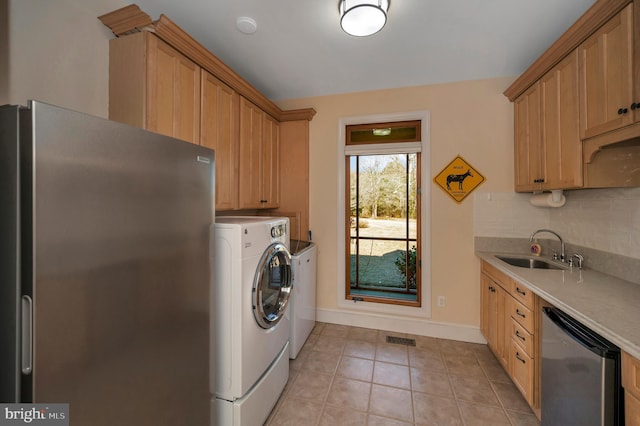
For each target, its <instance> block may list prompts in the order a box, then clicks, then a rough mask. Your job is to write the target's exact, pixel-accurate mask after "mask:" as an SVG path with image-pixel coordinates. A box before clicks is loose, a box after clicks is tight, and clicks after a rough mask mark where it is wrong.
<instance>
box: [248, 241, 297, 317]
mask: <svg viewBox="0 0 640 426" xmlns="http://www.w3.org/2000/svg"><path fill="white" fill-rule="evenodd" d="M290 294H291V254H290V253H289V250H287V247H286V246H285V245H284V244H281V243H275V244H271V245H270V246H269V247H268V248H267V250H266V251H265V252H264V253H263V255H262V258H261V259H260V262H259V263H258V269H257V270H256V276H255V278H254V280H253V316H254V318H255V319H256V321H257V322H258V325H260V327H262V328H267V329H268V328H271V327H275V325H276V324H277V323H278V322H279V321H280V319H282V317H283V316H284V313H285V310H286V309H287V303H288V302H289V295H290Z"/></svg>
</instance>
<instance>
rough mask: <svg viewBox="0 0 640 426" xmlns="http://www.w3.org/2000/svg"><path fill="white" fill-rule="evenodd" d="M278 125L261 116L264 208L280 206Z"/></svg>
mask: <svg viewBox="0 0 640 426" xmlns="http://www.w3.org/2000/svg"><path fill="white" fill-rule="evenodd" d="M280 152H281V151H280V123H278V122H277V121H276V120H274V119H273V118H272V117H271V116H269V115H268V114H264V115H263V116H262V195H263V197H262V199H263V200H265V203H264V207H266V208H273V207H278V206H279V205H280Z"/></svg>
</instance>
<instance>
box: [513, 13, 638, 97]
mask: <svg viewBox="0 0 640 426" xmlns="http://www.w3.org/2000/svg"><path fill="white" fill-rule="evenodd" d="M631 2H632V0H598V1H596V3H595V4H594V5H593V6H591V7H590V8H589V9H588V10H587V11H586V12H585V13H584V14H583V15H582V16H581V17H580V18H579V19H578V20H577V21H576V22H575V23H574V24H573V25H572V26H571V27H569V29H568V30H567V31H565V33H564V34H562V35H561V36H560V38H559V39H558V40H556V41H555V43H553V44H552V45H551V47H549V48H548V49H547V50H546V51H545V52H544V53H543V54H542V55H541V56H540V57H539V58H538V59H537V60H536V61H535V62H534V63H533V64H531V66H530V67H529V68H527V70H526V71H525V72H524V73H523V74H522V75H521V76H520V77H518V78H517V79H516V80H515V81H514V82H513V83H512V84H511V86H509V87H508V88H507V90H505V91H504V95H505V96H506V97H507V98H509V100H510V101H511V102H513V101H515V99H516V98H517V97H518V96H520V95H521V94H522V93H524V92H525V91H526V90H527V89H528V88H529V87H530V86H531V85H533V84H534V83H535V82H536V81H537V80H538V79H540V77H542V76H543V75H544V74H545V73H546V72H547V71H549V70H550V69H551V68H552V67H554V66H555V65H556V64H557V63H558V62H560V61H561V60H562V59H563V58H564V57H565V56H567V55H568V54H569V53H571V51H572V50H574V49H575V48H577V47H578V46H579V45H580V43H582V42H583V41H584V40H585V39H587V37H589V36H590V35H591V34H593V33H594V32H595V31H596V30H597V29H598V28H599V27H600V26H602V25H603V24H604V23H605V22H607V21H608V20H609V19H611V18H612V17H614V16H615V15H616V14H617V13H618V12H620V11H621V10H622V9H624V7H625V6H626V5H628V4H629V3H631Z"/></svg>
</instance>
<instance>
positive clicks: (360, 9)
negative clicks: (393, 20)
mask: <svg viewBox="0 0 640 426" xmlns="http://www.w3.org/2000/svg"><path fill="white" fill-rule="evenodd" d="M387 10H389V0H341V1H340V16H341V18H340V26H341V27H342V29H343V30H344V31H345V32H346V33H347V34H350V35H353V36H356V37H364V36H369V35H372V34H375V33H377V32H378V31H380V30H381V29H382V28H383V27H384V25H385V24H386V23H387Z"/></svg>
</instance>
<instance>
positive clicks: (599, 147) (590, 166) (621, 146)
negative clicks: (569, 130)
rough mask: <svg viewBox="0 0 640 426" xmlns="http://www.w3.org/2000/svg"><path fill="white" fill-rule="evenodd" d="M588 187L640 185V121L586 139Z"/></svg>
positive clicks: (586, 185) (585, 180) (584, 153)
mask: <svg viewBox="0 0 640 426" xmlns="http://www.w3.org/2000/svg"><path fill="white" fill-rule="evenodd" d="M582 155H583V160H584V188H618V187H633V186H640V123H636V124H633V125H631V126H627V127H623V128H621V129H618V130H614V131H612V132H608V133H605V134H604V135H600V136H596V137H593V138H590V139H586V140H584V142H583V145H582Z"/></svg>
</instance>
